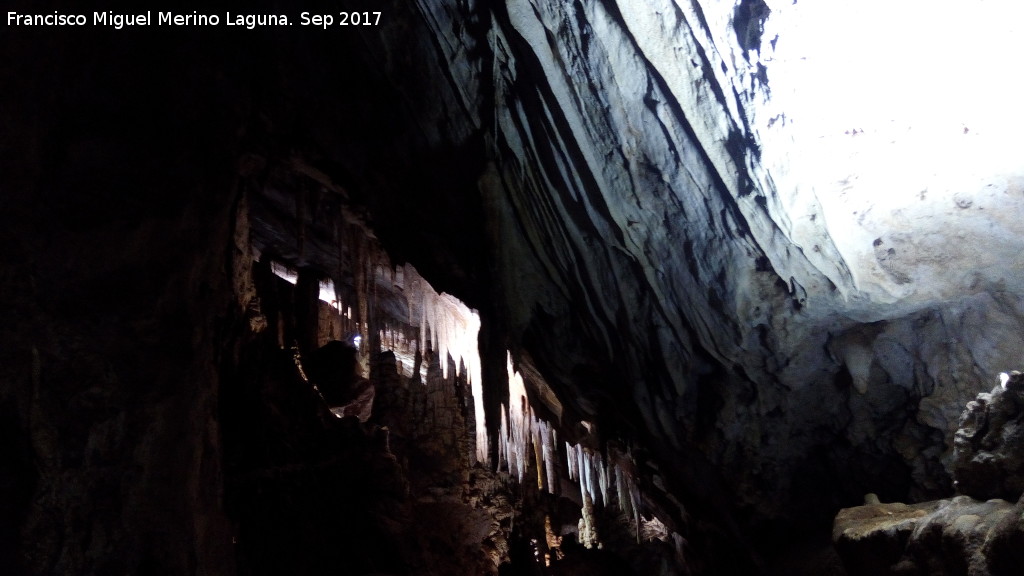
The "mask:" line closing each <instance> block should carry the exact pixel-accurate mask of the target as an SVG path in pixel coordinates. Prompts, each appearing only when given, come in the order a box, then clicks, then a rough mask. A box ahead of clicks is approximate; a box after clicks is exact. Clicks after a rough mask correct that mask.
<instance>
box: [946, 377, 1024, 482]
mask: <svg viewBox="0 0 1024 576" xmlns="http://www.w3.org/2000/svg"><path fill="white" fill-rule="evenodd" d="M1022 382H1024V375H1021V374H1020V373H1019V372H1014V373H1013V374H1012V375H1006V374H1003V375H1002V376H1001V378H1000V383H999V385H997V386H996V387H995V388H993V389H992V391H991V392H983V393H981V394H978V396H977V398H976V399H975V400H973V401H971V402H969V403H968V404H967V409H966V410H964V412H963V414H962V415H961V416H960V428H959V429H958V430H957V431H956V436H955V437H954V440H953V442H954V459H953V475H954V478H955V479H956V488H957V490H958V491H959V492H960V493H961V494H966V495H968V496H971V497H973V498H976V499H979V500H988V499H990V498H1003V499H1006V500H1010V501H1016V500H1017V499H1018V498H1020V496H1021V494H1024V389H1022Z"/></svg>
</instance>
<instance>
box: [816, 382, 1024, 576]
mask: <svg viewBox="0 0 1024 576" xmlns="http://www.w3.org/2000/svg"><path fill="white" fill-rule="evenodd" d="M1022 384H1024V377H1022V375H1021V374H1020V373H1018V372H1013V373H1012V374H1002V375H1001V376H1000V384H999V385H997V386H996V387H995V389H993V390H992V392H990V393H981V394H978V396H977V398H976V399H975V400H973V401H971V402H969V403H968V404H967V409H966V410H964V412H963V414H962V415H961V417H960V428H959V429H958V430H957V431H956V436H955V440H954V442H955V446H956V451H955V456H954V465H953V473H954V477H955V478H956V486H957V489H958V490H959V491H960V492H961V493H963V495H961V496H957V497H955V498H953V499H950V500H939V501H933V502H925V503H922V504H913V505H906V504H901V503H893V504H881V503H879V502H878V499H877V497H874V498H873V501H872V502H866V503H865V505H864V506H859V507H855V508H846V509H843V510H841V511H840V512H839V514H838V515H837V516H836V519H835V522H834V525H833V534H832V536H833V540H834V541H835V545H836V548H837V550H838V552H839V553H840V555H841V556H842V558H843V560H844V562H845V563H846V567H847V569H848V570H849V572H850V574H851V576H857V575H861V574H863V575H868V574H872V575H877V574H894V575H897V574H898V575H900V576H918V575H920V576H924V575H941V576H945V575H948V576H954V575H969V576H1002V575H1007V576H1009V575H1010V574H1017V573H1019V566H1020V564H1019V562H1020V561H1021V560H1022V559H1024V552H1022V550H1024V497H1022V493H1024V484H1022V476H1021V470H1022V466H1021V463H1022V460H1024V442H1022V441H1021V434H1022V430H1021V423H1022V419H1024V415H1022V407H1024V394H1022V393H1024V385H1022ZM869 496H874V495H869ZM1013 502H1016V504H1013Z"/></svg>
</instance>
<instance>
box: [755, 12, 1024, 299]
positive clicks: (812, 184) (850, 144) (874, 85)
mask: <svg viewBox="0 0 1024 576" xmlns="http://www.w3.org/2000/svg"><path fill="white" fill-rule="evenodd" d="M771 8H772V12H771V15H770V16H769V18H768V20H767V21H766V23H765V29H764V36H763V40H764V41H763V42H762V45H761V53H760V63H761V64H764V65H765V66H766V69H767V74H768V86H769V89H770V98H769V99H768V102H767V103H766V104H765V105H764V106H763V107H762V109H761V110H759V111H758V124H759V129H758V131H759V133H760V134H761V136H762V140H763V147H762V150H763V156H762V158H763V162H764V164H765V166H766V167H768V169H769V170H770V171H771V173H772V178H773V180H774V181H775V183H776V185H777V187H778V188H779V198H780V199H781V200H780V201H781V202H782V204H783V205H784V208H785V210H786V212H787V213H788V216H789V219H790V220H791V222H792V225H791V226H792V229H791V230H789V231H788V233H789V234H790V235H791V237H792V239H793V240H794V242H796V243H797V244H798V245H800V246H802V247H803V249H804V250H805V252H807V253H808V254H809V258H811V259H812V261H813V260H814V259H815V258H821V259H825V258H826V256H823V255H817V254H816V253H814V248H815V247H816V245H820V244H822V242H826V241H828V238H824V237H823V236H822V232H821V230H822V226H823V225H826V226H827V234H828V236H829V237H830V238H831V241H832V242H834V244H835V246H836V248H837V249H838V250H839V252H840V254H841V255H842V257H843V260H844V261H845V262H846V263H847V265H848V266H849V268H850V271H851V273H852V276H853V287H854V288H856V289H857V290H859V291H862V292H865V293H867V294H868V295H869V296H870V297H871V299H872V300H874V301H875V302H896V301H900V300H903V299H908V298H910V299H917V300H919V301H923V300H927V299H933V298H945V297H949V296H951V295H955V294H957V293H959V292H961V291H962V287H963V286H965V285H969V283H970V282H972V281H975V277H974V274H975V273H978V274H980V275H981V276H982V277H983V278H988V279H989V280H991V281H999V280H1000V279H1006V280H1007V281H1017V282H1019V280H1018V278H1019V276H1020V275H1021V274H1020V271H1021V270H1020V268H1019V267H1018V269H1017V270H1013V271H1007V270H1006V269H1005V263H1006V262H1008V261H1009V262H1016V261H1018V260H1019V259H1017V258H1015V257H1014V254H1019V251H1020V250H1021V248H1022V247H1024V242H1022V240H1021V237H1022V232H1024V224H1022V221H1024V219H1022V218H1021V216H1022V215H1024V199H1022V198H1021V197H1022V195H1021V192H1022V191H1024V156H1022V155H1021V154H1020V146H1019V144H1018V142H1019V135H1020V134H1021V133H1024V114H1020V113H1019V108H1020V102H1019V100H1020V93H1021V89H1022V88H1024V82H1022V81H1021V77H1020V73H1019V71H1018V68H1019V59H1020V56H1019V55H1020V48H1019V42H1020V40H1019V39H1020V37H1021V32H1024V24H1022V22H1024V3H1021V2H1018V1H1015V0H964V1H963V2H958V3H956V5H949V6H946V5H941V6H940V5H938V4H936V3H935V2H933V1H929V0H900V1H899V2H892V1H888V0H864V1H861V2H855V3H850V2H843V3H840V2H824V1H821V0H818V1H814V0H807V1H803V0H802V1H801V2H799V3H790V2H778V3H771ZM748 56H749V57H750V59H751V62H752V63H753V66H756V65H757V64H758V63H759V60H758V59H759V56H758V54H757V53H756V52H750V53H749V54H748ZM823 221H824V222H823ZM953 231H956V234H957V237H956V238H955V239H951V235H952V234H953ZM894 236H895V237H894ZM996 238H998V239H997V240H996ZM879 240H880V241H881V244H879V243H877V242H878V241H879ZM951 240H952V241H951ZM986 245H989V248H984V246H986ZM890 250H892V251H890ZM839 283H841V282H837V284H839Z"/></svg>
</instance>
